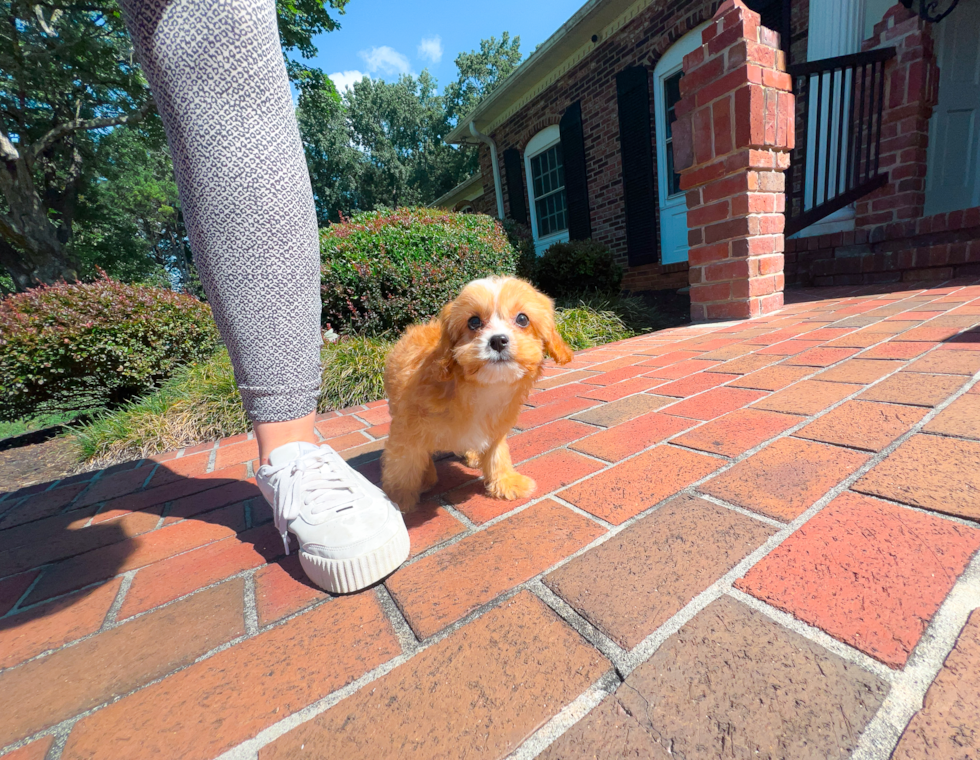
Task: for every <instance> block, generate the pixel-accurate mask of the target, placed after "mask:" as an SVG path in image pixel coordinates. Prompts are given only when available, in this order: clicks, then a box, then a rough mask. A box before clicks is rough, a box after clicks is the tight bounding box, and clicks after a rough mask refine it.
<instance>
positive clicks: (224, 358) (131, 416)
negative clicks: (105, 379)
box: [77, 350, 248, 464]
mask: <svg viewBox="0 0 980 760" xmlns="http://www.w3.org/2000/svg"><path fill="white" fill-rule="evenodd" d="M246 430H248V418H247V417H246V416H245V410H244V409H243V408H242V399H241V396H240V395H239V393H238V387H237V386H236V385H235V375H234V372H233V371H232V368H231V361H230V359H229V358H228V352H227V351H225V350H221V351H219V352H218V353H217V354H215V355H214V357H213V358H211V359H210V360H208V361H205V362H202V363H199V364H196V365H190V366H187V367H185V368H183V369H182V370H180V371H179V372H178V373H177V374H176V375H174V377H172V378H171V379H170V380H168V381H167V382H166V383H164V384H163V386H162V387H161V388H160V389H159V390H158V391H156V392H155V393H151V394H149V395H147V396H145V397H143V398H140V399H136V400H133V401H131V402H129V403H127V404H125V405H123V406H122V407H120V408H118V409H115V410H113V411H110V412H106V413H105V414H103V415H102V416H101V417H99V418H98V419H96V420H95V421H94V422H92V423H90V424H88V425H86V426H85V427H84V428H82V430H81V431H80V432H79V433H78V435H77V439H78V442H79V444H80V449H81V452H82V456H83V457H84V458H85V459H94V460H95V462H96V464H108V463H112V462H121V461H125V460H126V459H133V458H136V459H139V458H143V457H149V456H153V455H154V454H160V453H163V452H165V451H173V450H174V449H178V448H182V447H184V446H189V445H191V444H193V443H199V442H201V441H212V440H215V439H216V438H223V437H225V436H230V435H237V434H238V433H243V432H245V431H246Z"/></svg>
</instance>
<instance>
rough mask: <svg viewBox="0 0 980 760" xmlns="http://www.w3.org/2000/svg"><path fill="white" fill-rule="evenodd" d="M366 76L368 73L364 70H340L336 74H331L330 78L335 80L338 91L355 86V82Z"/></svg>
mask: <svg viewBox="0 0 980 760" xmlns="http://www.w3.org/2000/svg"><path fill="white" fill-rule="evenodd" d="M366 76H367V74H365V73H364V72H363V71H338V72H337V73H335V74H331V75H330V79H332V80H333V83H334V85H335V86H336V88H337V92H343V91H344V90H346V89H348V88H349V87H353V86H354V82H360V81H361V80H362V79H364V77H366Z"/></svg>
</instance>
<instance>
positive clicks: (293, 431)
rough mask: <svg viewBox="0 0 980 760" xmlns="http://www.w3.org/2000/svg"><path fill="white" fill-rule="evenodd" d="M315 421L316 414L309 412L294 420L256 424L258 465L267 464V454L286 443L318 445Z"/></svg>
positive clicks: (254, 427)
mask: <svg viewBox="0 0 980 760" xmlns="http://www.w3.org/2000/svg"><path fill="white" fill-rule="evenodd" d="M315 421H316V412H310V413H309V414H307V415H306V416H304V417H300V418H298V419H295V420H285V421H282V422H256V423H255V425H254V426H253V429H254V431H255V440H256V441H257V442H258V445H259V465H265V464H268V463H269V454H271V453H272V452H273V451H275V450H276V449H278V448H279V447H280V446H285V445H286V444H288V443H312V444H316V445H319V443H320V440H319V438H318V437H317V434H316V430H315V429H314V427H313V424H314V422H315Z"/></svg>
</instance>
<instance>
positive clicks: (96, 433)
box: [78, 298, 635, 466]
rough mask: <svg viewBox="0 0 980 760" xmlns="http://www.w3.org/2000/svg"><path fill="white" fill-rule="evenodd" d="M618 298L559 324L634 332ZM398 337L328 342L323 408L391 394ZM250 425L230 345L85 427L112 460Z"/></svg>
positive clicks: (609, 337) (594, 336)
mask: <svg viewBox="0 0 980 760" xmlns="http://www.w3.org/2000/svg"><path fill="white" fill-rule="evenodd" d="M617 303H618V302H615V301H610V300H608V299H597V298H591V299H586V300H584V301H580V302H577V303H575V304H570V305H569V306H568V307H567V308H559V309H558V311H557V314H556V322H557V325H558V331H559V332H560V333H561V335H562V337H563V338H564V339H565V342H567V343H568V345H569V346H571V347H572V348H573V349H576V350H579V349H583V348H592V347H593V346H597V345H600V344H602V343H608V342H610V341H615V340H621V339H623V338H628V337H630V336H631V335H634V334H635V333H634V330H633V329H632V328H631V327H630V326H629V325H628V324H627V323H626V322H624V320H623V318H622V317H621V315H619V314H618V313H617V312H616V311H615V309H616V308H618V306H617ZM391 345H392V344H391V342H390V341H387V340H384V339H380V338H346V337H345V338H341V339H340V340H339V341H337V342H336V343H332V344H330V345H328V346H326V347H324V349H323V353H322V356H321V358H322V362H323V375H322V378H321V381H320V401H319V404H318V407H317V408H318V410H319V411H321V412H326V411H330V410H332V409H343V408H345V407H349V406H356V405H357V404H364V403H367V402H368V401H376V400H378V399H380V398H384V383H383V375H384V361H385V357H386V356H387V355H388V351H389V349H390V348H391ZM248 429H249V424H248V420H247V419H246V417H245V413H244V412H243V411H242V402H241V397H240V396H239V394H238V389H237V388H236V386H235V379H234V375H233V373H232V369H231V362H230V361H229V360H228V353H227V352H226V351H219V352H218V353H217V354H215V356H214V357H213V358H212V359H211V360H209V361H207V362H204V363H202V364H199V365H196V366H193V367H187V368H185V369H183V370H182V371H181V372H180V373H179V374H178V375H176V376H175V377H173V378H172V379H171V380H169V381H167V382H166V383H165V384H164V385H163V387H162V388H161V389H160V390H159V391H157V392H156V393H153V394H151V395H149V396H147V397H145V398H143V399H139V400H136V401H133V402H131V403H129V404H126V405H125V406H123V407H122V408H120V409H117V410H115V411H112V412H109V413H107V414H105V415H103V416H102V417H101V418H100V419H98V420H96V421H95V422H93V423H91V424H89V425H87V426H86V427H85V428H83V429H82V431H81V432H80V433H79V434H78V440H79V443H80V444H81V447H80V448H81V451H82V455H83V456H84V457H85V458H86V459H90V460H93V462H92V463H93V464H96V465H98V466H107V465H110V464H113V463H115V462H121V461H124V460H127V459H134V458H143V457H149V456H153V455H154V454H161V453H163V452H165V451H172V450H174V449H178V448H181V447H184V446H190V445H192V444H195V443H200V442H201V441H209V440H214V439H216V438H223V437H225V436H230V435H237V434H239V433H244V432H246V431H247V430H248Z"/></svg>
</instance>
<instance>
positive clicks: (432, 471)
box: [422, 462, 439, 493]
mask: <svg viewBox="0 0 980 760" xmlns="http://www.w3.org/2000/svg"><path fill="white" fill-rule="evenodd" d="M438 482H439V473H438V471H437V470H436V463H435V462H429V469H427V470H426V471H425V477H424V478H423V480H422V493H425V492H426V491H428V490H430V489H432V488H435V486H436V483H438Z"/></svg>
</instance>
